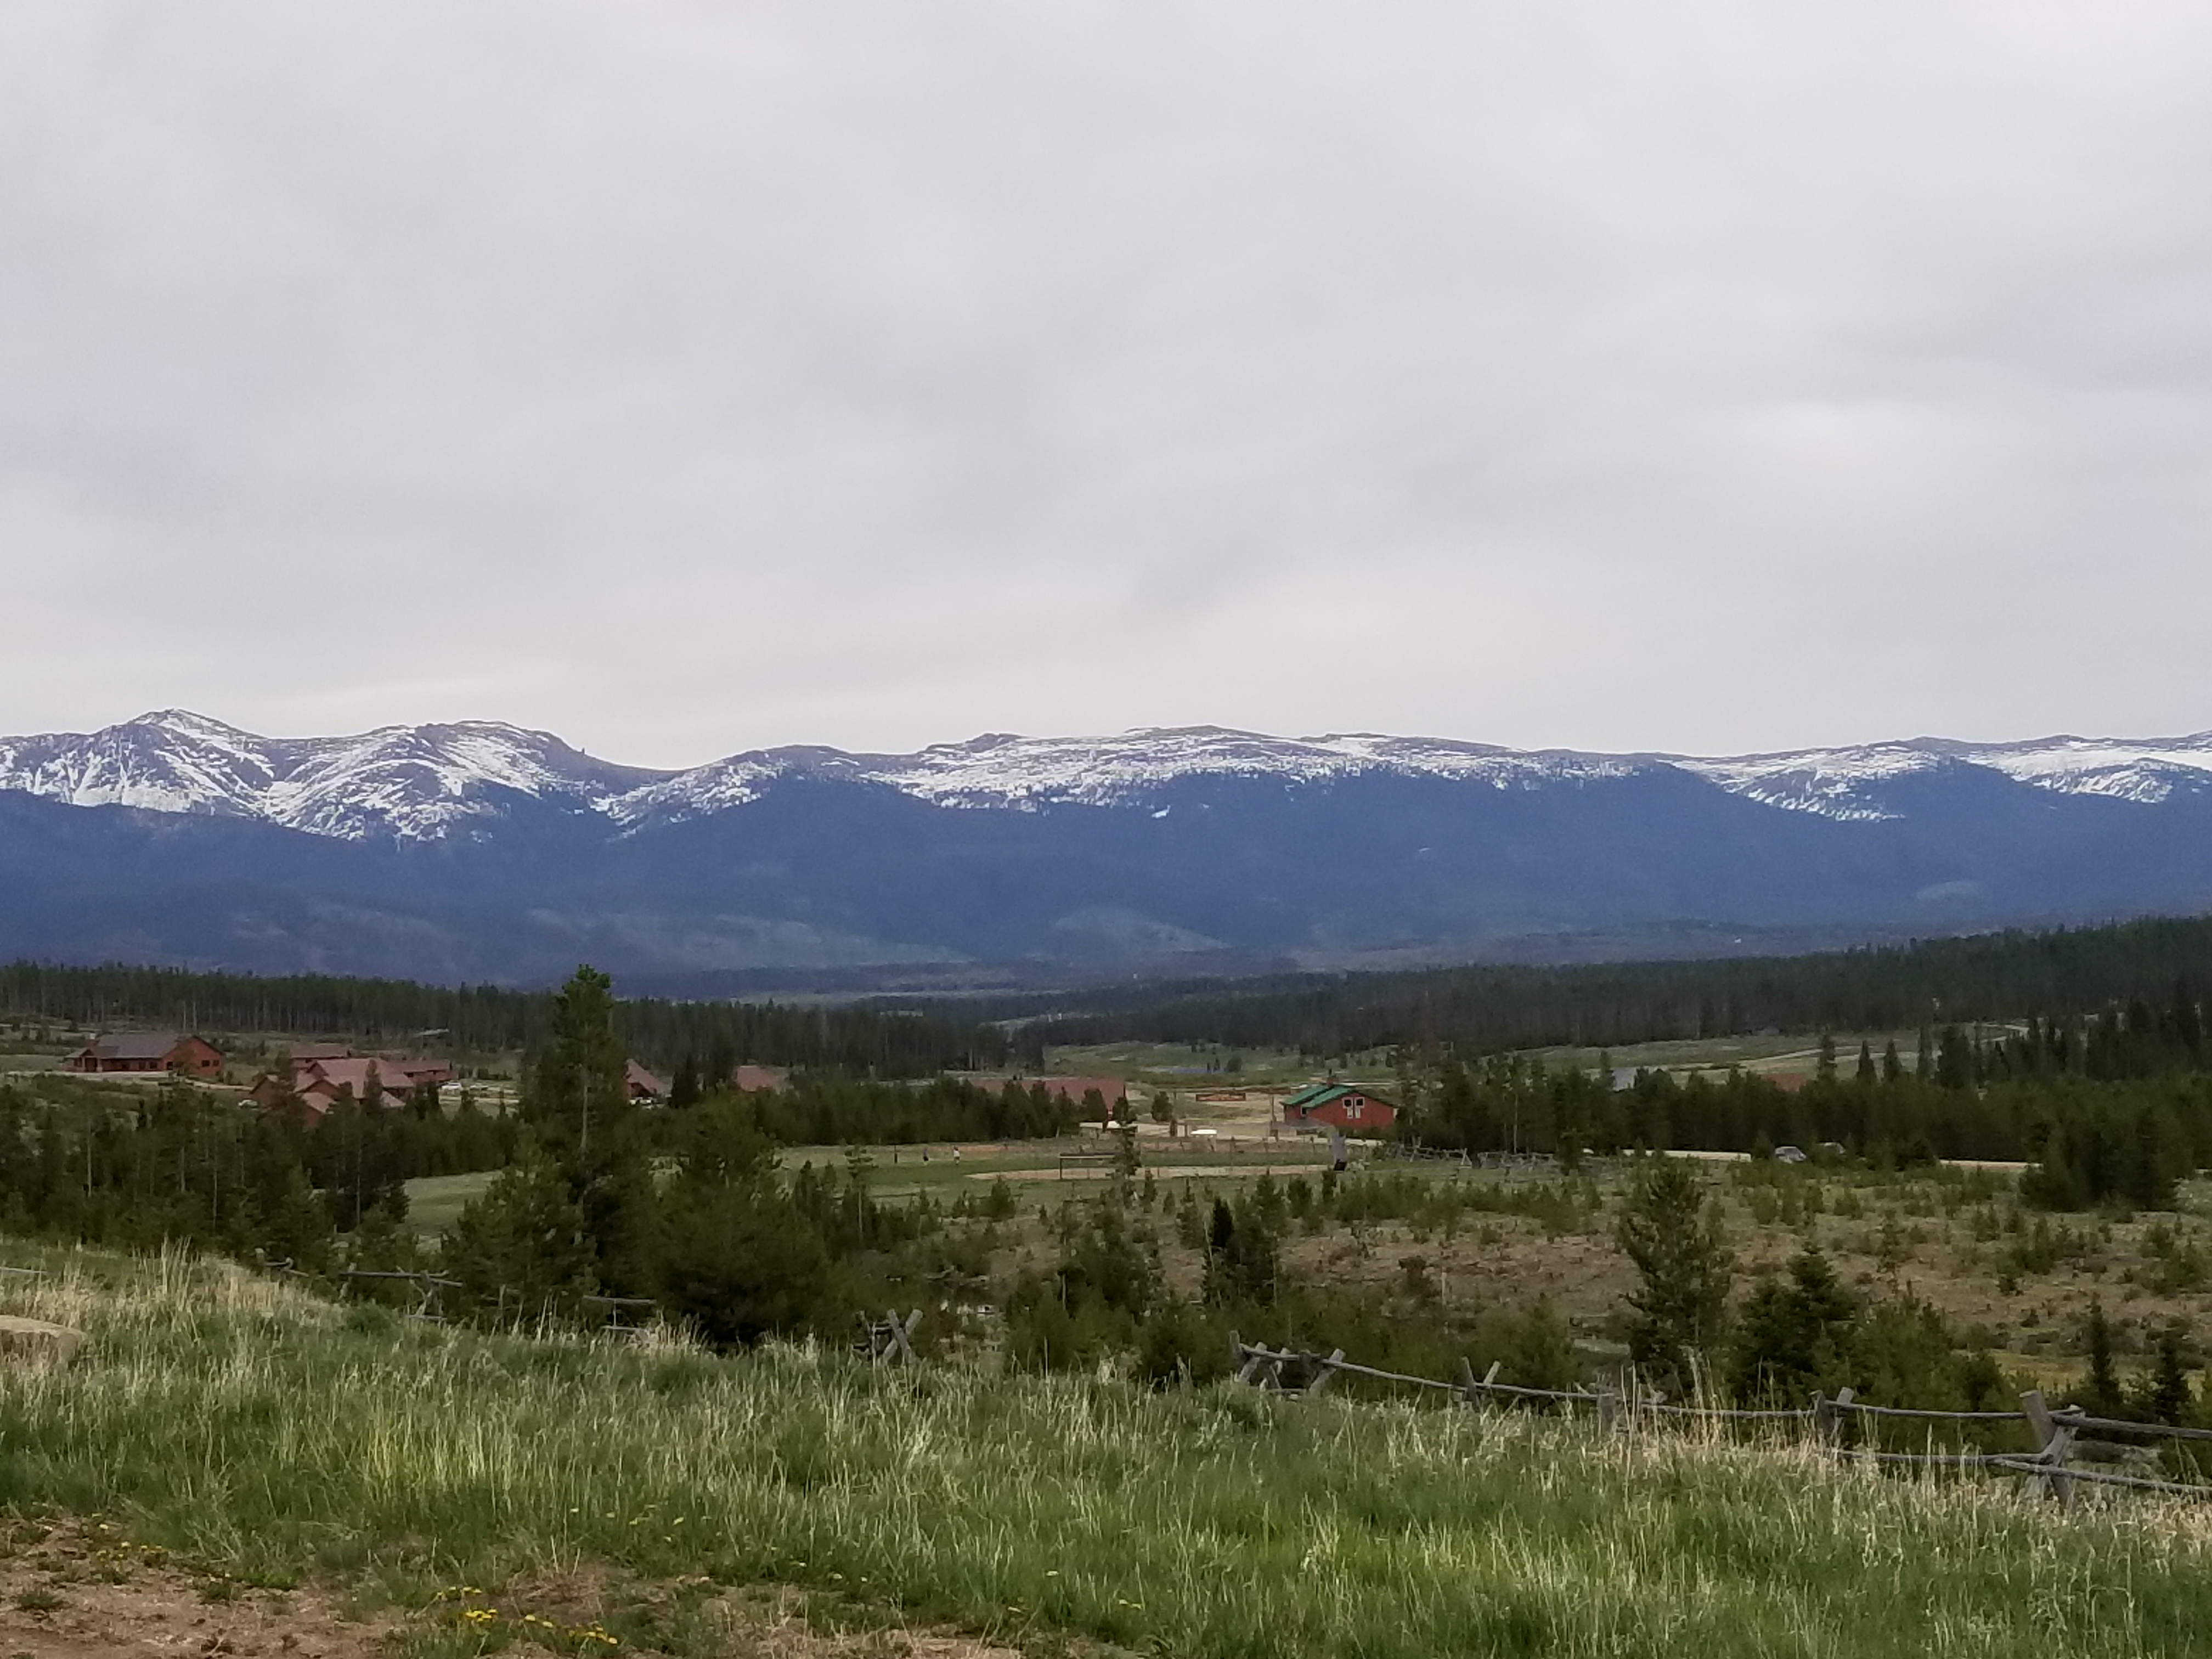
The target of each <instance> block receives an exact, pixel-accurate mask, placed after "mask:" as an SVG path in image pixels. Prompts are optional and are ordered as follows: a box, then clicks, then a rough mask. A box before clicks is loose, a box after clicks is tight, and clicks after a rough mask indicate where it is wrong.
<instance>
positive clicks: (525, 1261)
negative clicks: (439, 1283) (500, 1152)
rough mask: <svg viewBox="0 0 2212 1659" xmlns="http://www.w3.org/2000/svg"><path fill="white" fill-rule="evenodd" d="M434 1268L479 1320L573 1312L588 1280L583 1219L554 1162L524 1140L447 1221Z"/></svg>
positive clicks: (588, 1258)
mask: <svg viewBox="0 0 2212 1659" xmlns="http://www.w3.org/2000/svg"><path fill="white" fill-rule="evenodd" d="M439 1271H440V1272H441V1273H444V1274H445V1276H446V1277H447V1278H448V1279H458V1280H459V1282H460V1289H459V1291H457V1292H456V1293H455V1300H456V1302H457V1303H458V1304H459V1305H460V1306H461V1308H462V1309H463V1310H465V1311H468V1312H472V1313H474V1314H476V1315H477V1316H479V1317H482V1318H499V1319H502V1320H508V1321H513V1320H524V1321H530V1320H537V1319H541V1318H546V1317H554V1318H563V1317H570V1316H574V1314H575V1312H576V1310H577V1303H578V1299H579V1298H580V1297H585V1296H588V1295H590V1294H591V1293H592V1290H593V1288H594V1285H595V1281H594V1279H593V1277H592V1255H591V1249H590V1246H589V1243H588V1242H587V1241H586V1238H585V1237H584V1230H583V1218H582V1216H581V1215H580V1213H579V1212H578V1211H577V1208H576V1206H575V1202H574V1199H573V1197H572V1196H571V1194H570V1192H569V1186H568V1180H567V1178H566V1176H564V1175H563V1173H562V1170H560V1169H559V1167H558V1166H556V1164H554V1163H553V1162H552V1160H551V1159H550V1158H546V1157H545V1156H544V1153H543V1152H541V1151H540V1150H539V1149H538V1147H537V1146H535V1145H534V1144H526V1145H525V1146H524V1147H523V1150H522V1156H521V1158H520V1161H519V1162H517V1163H514V1164H510V1165H508V1166H507V1168H506V1169H505V1170H501V1172H500V1175H499V1178H498V1179H497V1180H495V1181H494V1182H492V1183H491V1185H490V1186H489V1187H487V1188H485V1189H484V1190H483V1192H482V1193H480V1194H477V1197H476V1198H474V1199H472V1200H470V1202H469V1203H468V1204H467V1205H466V1206H465V1207H464V1208H463V1209H462V1211H461V1213H460V1214H459V1217H458V1218H455V1220H454V1222H453V1231H451V1232H450V1233H448V1234H447V1236H446V1240H445V1243H444V1246H443V1248H442V1249H441V1251H440V1254H439Z"/></svg>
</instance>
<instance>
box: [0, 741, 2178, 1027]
mask: <svg viewBox="0 0 2212 1659" xmlns="http://www.w3.org/2000/svg"><path fill="white" fill-rule="evenodd" d="M2203 911H2212V735H2199V736H2197V737H2191V738H2154V739H2147V740H2142V741H2126V740H2118V739H2108V738H2078V737H2058V738H2038V739H2034V740H2032V741H2029V742H2025V743H2017V744H1966V743H1961V742H1957V741H1954V740H1950V739H1942V738H1919V739H1911V740H1904V741H1898V742H1893V743H1888V744H1867V745H1861V746H1857V747H1846V748H1826V749H1808V750H1792V751H1787V752H1783V753H1778V754H1771V755H1762V756H1740V757H1717V758H1715V757H1684V756H1667V755H1601V754H1589V753H1585V752H1582V751H1577V750H1537V751H1521V750H1510V749H1504V748H1502V747H1499V746H1498V745H1494V744H1474V743H1465V742H1457V741H1454V740H1451V739H1445V738H1396V737H1389V736H1385V735H1383V734H1378V733H1337V734H1330V735H1325V736H1323V737H1321V738H1273V737H1268V736H1266V735H1263V734H1259V733H1252V732H1236V731H1232V730H1229V729H1226V728H1222V727H1212V726H1204V727H1190V726H1186V727H1175V728H1146V729H1142V730H1139V731H1135V732H1123V733H1121V734H1118V735H1115V736H1113V737H1109V738H1026V737H1015V736H1011V735H1008V734H1006V733H987V734H985V735H983V736H982V737H980V738H973V739H970V740H969V741H967V742H964V743H958V744H937V745H933V746H932V747H930V748H927V749H924V750H917V751H915V752H914V753H912V754H906V755H871V754H851V753H847V752H845V751H843V750H835V749H828V748H823V747H820V746H816V745H793V746H790V747H787V748H784V749H772V750H752V751H749V752H747V753H744V754H740V755H734V756H728V757H723V758H722V759H720V760H718V761H713V762H709V763H707V764H705V765H703V766H698V767H691V768H686V769H653V768H642V767H626V766H623V765H620V764H617V763H613V762H610V761H604V760H600V759H599V758H597V757H592V756H591V755H588V754H586V753H585V752H584V751H582V750H578V749H575V748H574V747H573V746H571V745H569V744H567V743H565V742H563V741H562V739H561V738H557V737H556V736H554V735H553V734H552V733H550V732H532V731H530V730H528V729H527V728H524V727H520V726H507V725H501V724H499V723H496V722H488V721H477V722H460V723H453V724H442V725H427V726H387V727H382V728H379V729H378V730H376V731H374V732H364V733H358V734H356V735H354V736H351V737H342V738H257V737H255V736H254V735H253V734H252V733H250V732H241V731H240V730H238V729H237V728H235V727H232V726H224V725H222V723H221V722H219V721H215V720H208V719H206V718H205V717H204V716H199V715H196V714H190V713H188V712H185V711H180V710H166V711H157V712H156V713H155V714H153V715H151V716H148V717H144V718H142V719H140V720H136V721H125V722H123V723H121V724H120V725H118V726H111V727H107V728H105V729H104V730H103V731H101V732H92V733H78V734H71V733H58V734H47V735H46V736H42V737H32V738H0V956H16V957H45V958H46V959H51V960H53V961H57V962H98V961H105V960H114V961H131V962H150V963H169V964H173V965H178V966H193V967H210V968H226V969H248V970H253V971H269V972H292V971H315V972H330V973H366V974H377V975H389V976H393V977H399V978H419V979H428V980H435V981H445V982H452V981H456V980H464V979H483V980H490V981H497V982H504V983H533V982H539V981H545V980H550V979H556V978H557V977H559V976H561V975H563V974H565V973H566V972H567V971H568V970H569V969H573V968H574V964H575V963H577V962H578V961H582V960H588V961H592V962H593V963H597V964H599V965H600V966H602V967H605V968H607V969H611V970H612V971H617V972H621V973H623V974H625V975H632V976H647V977H650V978H652V979H653V980H655V981H657V982H659V983H663V984H671V985H672V984H676V983H679V982H681V983H688V984H696V985H699V986H702V987H705V986H708V985H710V984H714V983H729V982H734V981H732V980H731V979H730V978H729V976H731V975H740V976H751V977H750V978H747V979H746V980H745V982H746V983H749V984H752V985H754V986H755V987H757V986H758V984H759V983H760V982H761V981H760V978H759V976H760V975H775V974H779V973H792V974H801V973H803V974H810V975H811V974H822V975H833V974H834V975H850V974H854V973H862V974H865V973H866V972H870V971H874V970H876V969H882V970H884V972H885V973H886V974H888V973H890V971H891V970H894V969H896V970H900V971H904V972H914V973H926V974H929V975H937V974H939V973H940V972H942V973H943V974H947V975H963V974H967V973H969V971H970V970H971V969H972V970H975V971H976V972H978V973H981V971H982V970H983V969H990V970H992V971H996V970H997V969H1000V968H1018V969H1019V972H1020V975H1023V976H1026V977H1027V978H1029V979H1030V980H1032V981H1034V980H1036V979H1037V978H1039V977H1040V976H1042V978H1046V979H1049V978H1051V977H1052V976H1054V975H1060V974H1063V973H1065V974H1070V975H1101V974H1128V973H1136V974H1148V973H1153V972H1173V973H1176V974H1186V975H1187V974H1188V973H1191V972H1194V971H1201V970H1211V971H1229V970H1231V969H1234V970H1235V971H1238V972H1249V971H1261V970H1267V969H1272V968H1275V967H1300V968H1317V967H1321V968H1343V969H1350V968H1357V967H1361V966H1364V965H1380V964H1382V963H1386V962H1406V961H1413V960H1419V961H1424V962H1430V963H1444V962H1451V961H1481V960H1522V961H1528V960H1552V961H1557V960H1592V959H1603V958H1604V957H1607V956H1614V957H1617V956H1619V955H1620V954H1630V953H1636V952H1638V951H1643V952H1645V953H1650V952H1652V951H1668V950H1669V949H1671V948H1674V947H1671V946H1669V945H1668V941H1670V940H1673V941H1680V942H1681V943H1680V949H1682V950H1685V951H1689V952H1691V953H1693V954H1706V953H1708V952H1709V951H1713V950H1723V951H1724V950H1727V949H1729V948H1731V947H1730V945H1729V941H1730V940H1732V939H1736V938H1738V936H1741V938H1742V939H1750V940H1762V941H1765V948H1767V949H1772V948H1775V946H1774V942H1775V941H1777V940H1779V939H1792V938H1794V939H1802V940H1804V941H1806V943H1807V945H1808V948H1809V947H1810V946H1811V945H1814V944H1817V945H1819V946H1820V947H1821V948H1835V947H1836V946H1838V945H1841V944H1844V943H1848V942H1850V940H1851V939H1896V938H1898V937H1900V936H1902V937H1912V936H1923V937H1925V936H1933V935H1936V934H1942V933H1965V932H1972V931H1976V930H1978V929H1983V928H1989V927H2009V926H2020V925H2037V926H2041V925H2049V924H2052V923H2061V922H2066V921H2106V920H2112V919H2115V918H2118V917H2123V916H2130V915H2152V914H2164V915H2175V914H2191V913H2198V912H2203ZM717 976H721V977H720V978H719V979H718V978H717ZM986 976H987V975H986ZM701 994H710V993H708V992H706V991H704V990H702V993H701Z"/></svg>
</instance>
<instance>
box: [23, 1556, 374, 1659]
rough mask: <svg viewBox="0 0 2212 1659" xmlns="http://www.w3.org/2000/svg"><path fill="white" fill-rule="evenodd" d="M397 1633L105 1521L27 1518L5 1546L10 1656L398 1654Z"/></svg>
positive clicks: (329, 1657)
mask: <svg viewBox="0 0 2212 1659" xmlns="http://www.w3.org/2000/svg"><path fill="white" fill-rule="evenodd" d="M391 1628H392V1626H390V1625H389V1624H387V1623H380V1622H368V1623H363V1622H358V1621H355V1620H348V1619H345V1618H343V1617H341V1616H340V1615H339V1613H338V1612H337V1608H336V1607H334V1606H333V1605H332V1604H331V1601H328V1600H327V1599H326V1598H325V1597H323V1596H321V1595H318V1594H315V1593H314V1592H312V1591H307V1590H269V1589H253V1588H248V1587H241V1586H240V1585H238V1584H236V1583H234V1582H232V1581H228V1580H216V1579H204V1578H196V1577H193V1576H191V1574H189V1573H186V1572H184V1571H179V1569H178V1568H176V1567H174V1566H173V1565H170V1564H169V1563H168V1562H167V1560H166V1559H165V1558H163V1557H162V1556H161V1553H159V1552H157V1551H148V1550H144V1549H142V1548H139V1547H135V1546H133V1545H131V1544H129V1543H127V1542H125V1541H124V1540H123V1539H122V1537H121V1536H120V1534H118V1533H117V1532H116V1531H115V1530H114V1529H113V1528H109V1527H105V1526H103V1525H101V1524H100V1523H98V1522H94V1523H91V1524H88V1525H76V1524H71V1525H68V1526H62V1527H56V1528H51V1529H49V1528H45V1527H41V1526H36V1525H33V1524H29V1523H19V1524H18V1525H17V1526H16V1527H15V1528H14V1529H13V1530H12V1533H10V1534H8V1535H7V1537H6V1541H5V1542H4V1543H0V1659H111V1656H139V1655H157V1654H158V1655H163V1656H176V1655H186V1654H191V1655H197V1654H224V1655H237V1656H245V1655H249V1654H267V1655H281V1656H284V1659H368V1656H370V1655H378V1656H383V1659H389V1656H390V1653H391V1649H390V1648H389V1646H388V1645H386V1640H385V1638H386V1633H387V1632H389V1631H390V1629H391Z"/></svg>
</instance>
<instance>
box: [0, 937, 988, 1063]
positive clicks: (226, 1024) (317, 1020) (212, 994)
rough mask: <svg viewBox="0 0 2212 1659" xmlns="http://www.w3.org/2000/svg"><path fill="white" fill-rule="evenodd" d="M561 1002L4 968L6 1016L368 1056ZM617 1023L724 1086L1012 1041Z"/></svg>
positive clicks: (691, 1011) (491, 1027) (292, 981)
mask: <svg viewBox="0 0 2212 1659" xmlns="http://www.w3.org/2000/svg"><path fill="white" fill-rule="evenodd" d="M553 1003H554V999H553V994H551V993H550V992H544V993H534V992H524V991H509V990H503V989H501V988H499V987H495V986H489V985H479V986H463V987H449V986H441V985H419V984H416V983H414V982H413V981H408V980H391V979H342V978H337V977H335V976H331V975H306V974H302V975H286V976H283V977H268V978H264V977H260V976H258V975H250V974H204V973H189V972H185V971H183V970H181V969H167V968H134V967H125V966H115V965H111V966H106V967H100V968H64V967H54V966H52V965H49V964H45V963H28V962H18V963H11V964H9V965H8V966H5V967H0V1015H4V1016H6V1017H8V1018H15V1019H18V1020H21V1019H35V1020H40V1021H52V1022H54V1023H56V1024H65V1025H71V1026H76V1027H78V1028H82V1029H86V1030H93V1029H101V1028H106V1027H108V1026H112V1025H165V1026H173V1027H175V1028H177V1029H179V1030H197V1031H204V1032H207V1031H213V1032H258V1033H270V1034H274V1035H277V1036H301V1037H310V1036H343V1037H349V1038H356V1039H358V1040H360V1041H362V1042H368V1043H380V1042H386V1043H388V1042H410V1041H413V1040H416V1039H417V1038H421V1037H424V1036H429V1037H431V1038H432V1039H433V1040H435V1042H438V1043H439V1044H441V1045H442V1046H448V1047H451V1048H455V1049H459V1050H463V1051H473V1052H483V1051H493V1052H505V1051H513V1050H521V1049H527V1048H534V1047H535V1046H537V1045H538V1043H540V1042H543V1041H544V1037H545V1035H546V1033H547V1031H548V1030H550V1025H551V1021H552V1015H553ZM619 1017H620V1024H621V1030H622V1034H623V1038H624V1040H625V1041H626V1042H628V1043H629V1049H630V1052H631V1053H632V1054H635V1056H636V1057H637V1058H639V1059H641V1060H645V1061H646V1062H647V1064H650V1065H656V1066H669V1067H672V1066H676V1065H677V1064H678V1062H679V1061H681V1060H684V1059H685V1058H687V1057H688V1058H690V1059H692V1060H695V1061H696V1063H697V1064H699V1065H702V1066H707V1067H708V1069H709V1073H710V1074H713V1075H722V1074H726V1073H727V1072H728V1070H729V1068H730V1067H731V1066H733V1065H736V1064H738V1063H740V1062H743V1061H753V1062H757V1063H759V1064H762V1065H767V1066H807V1067H812V1068H829V1069H840V1070H845V1071H850V1072H854V1073H874V1074H875V1075H877V1076H879V1077H921V1076H927V1075H930V1074H933V1073H937V1072H940V1071H944V1070H946V1069H948V1068H955V1069H957V1068H969V1069H984V1068H988V1067H990V1066H997V1065H1000V1064H1001V1063H1002V1062H1003V1061H1004V1060H1005V1059H1006V1054H1007V1053H1008V1044H1007V1040H1006V1036H1004V1034H1003V1033H1002V1032H1000V1030H997V1029H996V1028H995V1027H992V1026H988V1025H981V1024H950V1023H947V1022H946V1021H944V1020H941V1019H937V1018H927V1017H924V1016H917V1015H914V1014H908V1013H905V1012H879V1011H873V1010H866V1009H857V1008H834V1009H833V1008H790V1007H780V1006H776V1005H775V1004H772V1003H770V1004H746V1003H724V1002H671V1001H665V1000H659V999H650V998H648V999H643V1000H639V999H626V1000H623V1002H622V1003H621V1004H620V1015H619Z"/></svg>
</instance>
